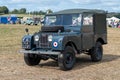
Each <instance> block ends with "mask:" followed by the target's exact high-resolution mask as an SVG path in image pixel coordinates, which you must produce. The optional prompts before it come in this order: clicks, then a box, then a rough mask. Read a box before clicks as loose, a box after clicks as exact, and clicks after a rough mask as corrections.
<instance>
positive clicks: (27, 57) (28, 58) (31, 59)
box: [24, 53, 41, 66]
mask: <svg viewBox="0 0 120 80" xmlns="http://www.w3.org/2000/svg"><path fill="white" fill-rule="evenodd" d="M40 60H41V58H40V57H39V56H38V55H37V54H29V53H28V54H24V61H25V63H26V64H27V65H29V66H34V65H38V64H39V62H40Z"/></svg>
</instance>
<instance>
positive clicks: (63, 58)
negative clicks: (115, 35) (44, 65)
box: [20, 9, 107, 70]
mask: <svg viewBox="0 0 120 80" xmlns="http://www.w3.org/2000/svg"><path fill="white" fill-rule="evenodd" d="M26 32H28V29H26ZM104 44H107V27H106V12H105V11H103V10H89V9H68V10H63V11H59V12H55V13H52V14H47V15H46V16H45V19H44V25H43V26H42V27H41V30H40V31H39V32H36V33H35V34H33V35H29V34H28V35H25V36H24V37H23V39H22V48H23V50H20V52H21V53H24V61H25V62H26V64H27V65H29V66H33V65H37V64H39V62H40V61H41V60H48V59H49V58H51V59H54V60H56V61H57V62H58V65H59V67H60V69H62V70H70V69H72V68H73V66H74V64H75V62H76V55H77V54H81V53H85V54H88V55H90V56H91V60H92V61H94V62H97V61H101V60H102V56H103V47H102V45H104Z"/></svg>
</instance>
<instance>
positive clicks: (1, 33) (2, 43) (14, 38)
mask: <svg viewBox="0 0 120 80" xmlns="http://www.w3.org/2000/svg"><path fill="white" fill-rule="evenodd" d="M25 28H28V29H29V32H30V34H33V33H34V32H36V31H39V29H40V26H27V25H8V24H7V25H0V53H16V52H17V51H18V50H19V49H20V48H21V39H22V37H23V36H24V35H25V34H26V32H25Z"/></svg>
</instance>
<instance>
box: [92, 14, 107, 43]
mask: <svg viewBox="0 0 120 80" xmlns="http://www.w3.org/2000/svg"><path fill="white" fill-rule="evenodd" d="M93 20H94V32H95V41H96V40H97V39H98V38H101V39H102V40H103V41H104V44H107V24H106V14H94V19H93Z"/></svg>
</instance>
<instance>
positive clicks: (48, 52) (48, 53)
mask: <svg viewBox="0 0 120 80" xmlns="http://www.w3.org/2000/svg"><path fill="white" fill-rule="evenodd" d="M19 52H20V53H24V54H28V53H29V54H39V55H40V54H44V55H59V54H60V52H55V51H32V50H20V51H19Z"/></svg>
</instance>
